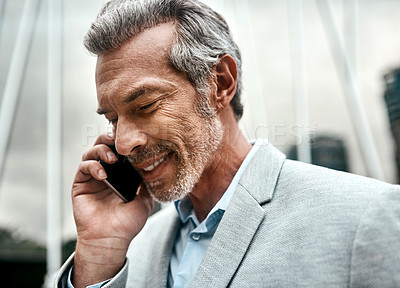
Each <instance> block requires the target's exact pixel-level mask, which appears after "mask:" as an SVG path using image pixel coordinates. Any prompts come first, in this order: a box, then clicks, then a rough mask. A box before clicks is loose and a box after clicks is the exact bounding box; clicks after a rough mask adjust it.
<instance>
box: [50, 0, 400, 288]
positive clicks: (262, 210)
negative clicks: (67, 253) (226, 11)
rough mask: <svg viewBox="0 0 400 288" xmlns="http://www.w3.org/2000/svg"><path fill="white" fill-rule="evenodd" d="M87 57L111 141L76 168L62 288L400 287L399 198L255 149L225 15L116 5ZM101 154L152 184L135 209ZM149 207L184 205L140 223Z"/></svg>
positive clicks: (166, 4)
mask: <svg viewBox="0 0 400 288" xmlns="http://www.w3.org/2000/svg"><path fill="white" fill-rule="evenodd" d="M85 46H86V47H87V48H88V49H89V51H91V52H92V53H95V54H96V55H97V56H98V61H97V67H96V87H97V96H98V106H99V108H98V113H99V114H102V115H104V116H105V117H106V118H107V119H108V120H109V121H110V122H111V123H112V124H113V128H114V129H113V133H111V134H110V135H101V136H100V137H99V138H98V139H97V141H96V143H95V145H94V146H93V147H92V148H91V149H89V151H88V152H87V153H86V154H85V155H84V156H83V158H82V162H81V164H80V166H79V168H78V171H77V174H76V177H75V180H74V184H73V187H72V200H73V210H74V218H75V222H76V228H77V245H76V250H75V253H74V254H73V255H72V256H71V257H70V259H69V260H68V261H67V262H66V263H65V264H64V266H63V267H62V269H61V270H60V273H59V277H58V278H57V287H88V286H90V285H94V286H90V287H100V286H101V287H189V286H190V287H227V286H229V287H399V286H400V273H399V272H400V264H399V263H400V262H399V260H400V241H399V240H400V189H399V187H397V186H393V185H389V184H385V183H382V182H379V181H376V180H373V179H368V178H363V177H360V176H355V175H351V174H346V173H341V172H336V171H332V170H328V169H324V168H321V167H316V166H312V165H306V164H302V163H299V162H294V161H288V160H285V157H284V155H283V154H281V153H280V152H279V151H277V150H276V149H275V148H274V147H272V146H271V145H270V144H268V142H266V141H263V140H257V142H256V143H253V144H250V143H249V142H248V141H247V140H246V139H245V137H244V136H243V135H242V134H241V133H240V131H239V128H238V124H237V122H238V120H239V119H240V117H241V115H242V112H243V108H242V105H241V104H240V77H241V73H240V66H241V60H240V54H239V51H238V49H237V47H236V45H235V43H234V42H233V40H232V38H231V36H230V33H229V29H228V26H227V24H226V23H225V21H224V20H223V19H222V17H221V16H220V15H218V14H216V13H215V12H214V11H212V10H211V9H210V8H208V7H207V6H205V5H204V4H202V3H201V2H198V1H197V0H143V1H134V0H115V1H111V2H110V3H108V4H106V5H105V6H104V8H103V9H102V11H101V12H100V14H99V15H98V17H97V19H96V21H95V22H94V23H93V24H92V26H91V28H90V30H89V32H88V33H87V35H86V38H85ZM106 145H115V147H116V149H117V151H118V153H119V154H122V155H125V156H126V157H127V158H128V159H129V161H130V162H131V164H132V165H133V166H134V167H135V168H136V170H137V171H138V172H139V173H140V174H141V175H142V177H143V183H142V184H141V185H140V187H139V189H138V191H137V196H136V197H135V199H134V200H133V201H131V202H129V203H124V202H122V201H121V200H120V199H119V198H118V197H117V196H116V195H115V194H114V193H113V192H112V191H111V190H110V189H109V188H108V187H107V186H106V185H105V184H104V182H102V180H104V179H105V178H106V177H107V175H106V173H105V171H104V169H103V168H102V166H101V165H100V163H99V162H98V160H100V159H101V160H103V161H105V162H107V163H113V162H115V161H116V156H115V155H114V154H113V153H112V151H111V150H110V148H109V147H107V146H106ZM152 199H155V200H157V201H160V202H169V201H176V202H175V206H174V205H171V206H169V207H168V208H166V209H163V210H162V211H161V212H159V213H157V214H156V215H155V216H153V217H151V218H150V219H149V221H148V222H147V223H146V225H145V222H146V220H147V218H148V217H149V215H150V213H151V211H152ZM143 227H144V228H143ZM102 285H103V286H102Z"/></svg>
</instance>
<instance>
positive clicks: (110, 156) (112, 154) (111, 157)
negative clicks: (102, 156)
mask: <svg viewBox="0 0 400 288" xmlns="http://www.w3.org/2000/svg"><path fill="white" fill-rule="evenodd" d="M107 158H108V161H110V162H112V161H115V160H117V158H116V156H115V154H114V153H112V152H107Z"/></svg>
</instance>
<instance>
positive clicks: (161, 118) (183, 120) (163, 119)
mask: <svg viewBox="0 0 400 288" xmlns="http://www.w3.org/2000/svg"><path fill="white" fill-rule="evenodd" d="M194 116H195V115H194V113H193V111H192V113H190V112H189V111H185V110H183V109H182V107H169V108H166V109H162V110H160V111H158V114H157V121H151V124H150V123H149V127H148V128H151V129H149V130H147V131H152V133H154V134H152V135H154V136H156V135H157V136H156V138H159V139H162V140H167V141H171V142H174V143H175V144H177V145H179V146H180V145H182V144H180V143H181V142H187V141H190V138H191V137H192V136H194V134H195V133H196V126H197V125H198V121H196V119H194ZM155 119H156V118H154V119H153V120H155Z"/></svg>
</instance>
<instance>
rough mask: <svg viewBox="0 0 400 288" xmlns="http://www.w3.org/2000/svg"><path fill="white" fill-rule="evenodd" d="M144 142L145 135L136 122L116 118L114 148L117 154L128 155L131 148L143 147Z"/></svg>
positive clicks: (145, 139)
mask: <svg viewBox="0 0 400 288" xmlns="http://www.w3.org/2000/svg"><path fill="white" fill-rule="evenodd" d="M146 143H147V136H146V134H145V133H144V132H143V131H141V129H140V127H139V126H138V125H137V124H135V123H133V122H132V121H124V120H123V119H118V124H117V127H116V129H115V148H116V149H117V152H118V154H121V155H124V156H128V155H130V154H131V153H132V152H133V150H135V149H137V148H140V147H143V146H144V145H146Z"/></svg>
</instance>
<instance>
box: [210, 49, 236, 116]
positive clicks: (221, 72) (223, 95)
mask: <svg viewBox="0 0 400 288" xmlns="http://www.w3.org/2000/svg"><path fill="white" fill-rule="evenodd" d="M215 76H216V77H215V78H214V81H216V83H215V84H216V86H217V91H216V92H217V93H216V94H215V97H216V98H215V99H214V100H215V104H216V108H217V110H218V111H221V110H223V109H224V108H226V107H227V106H228V105H229V103H230V102H231V100H232V98H233V96H234V95H235V93H236V84H237V66H236V62H235V60H234V59H233V58H232V56H230V55H228V54H225V55H223V56H221V58H220V59H219V62H218V64H217V65H216V67H215Z"/></svg>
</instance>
